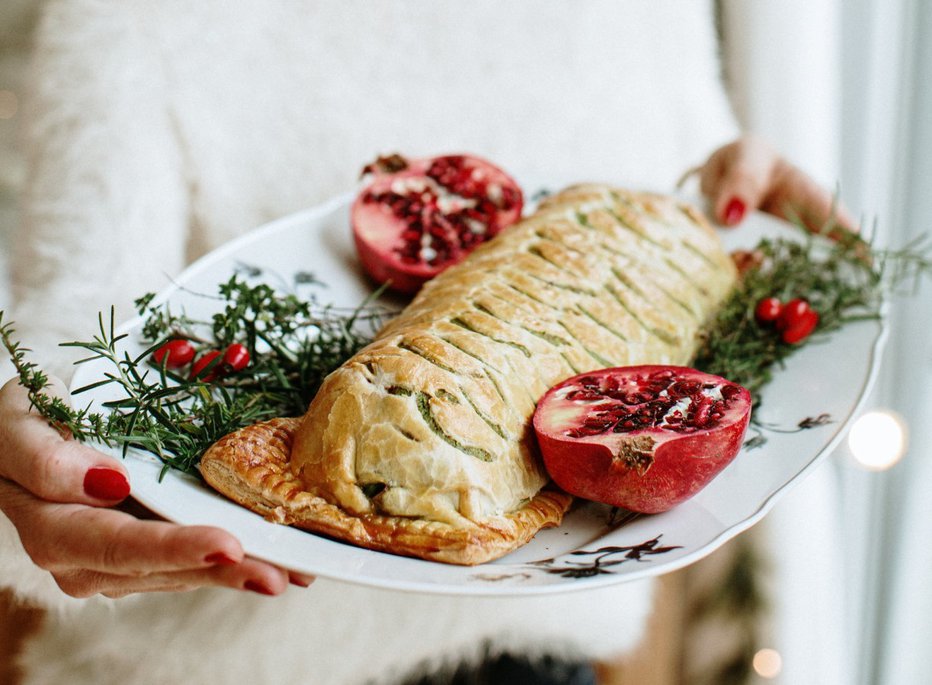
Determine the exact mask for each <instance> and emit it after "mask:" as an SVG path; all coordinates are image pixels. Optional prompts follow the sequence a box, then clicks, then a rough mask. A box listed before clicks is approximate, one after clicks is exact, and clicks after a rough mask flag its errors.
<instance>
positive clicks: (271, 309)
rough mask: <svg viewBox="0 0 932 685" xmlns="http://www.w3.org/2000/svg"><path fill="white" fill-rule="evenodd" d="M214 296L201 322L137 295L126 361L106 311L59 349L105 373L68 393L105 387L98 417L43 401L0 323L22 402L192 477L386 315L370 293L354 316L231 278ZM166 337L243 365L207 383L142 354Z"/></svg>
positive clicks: (295, 410)
mask: <svg viewBox="0 0 932 685" xmlns="http://www.w3.org/2000/svg"><path fill="white" fill-rule="evenodd" d="M260 275H262V274H261V272H257V271H253V272H251V273H249V277H258V276H260ZM312 282H314V281H313V279H312V278H310V277H309V276H308V275H306V274H299V275H298V276H296V278H295V286H296V287H298V286H301V285H304V284H308V283H312ZM218 290H219V295H217V296H216V297H217V298H218V299H219V300H220V301H222V302H223V303H224V304H223V306H222V308H221V309H220V311H218V312H217V313H215V314H213V316H212V317H211V318H210V320H206V321H205V320H197V319H193V318H191V317H189V316H188V315H187V314H185V313H179V314H176V313H173V312H172V311H171V309H170V308H169V307H168V306H167V305H158V304H155V303H154V300H155V296H154V295H153V294H147V295H145V296H144V297H142V298H140V299H138V300H137V301H136V306H137V309H138V311H139V313H140V314H141V315H143V316H144V317H145V319H144V323H143V325H142V327H141V336H142V342H143V345H144V346H145V349H144V350H143V351H142V352H141V353H139V354H138V355H136V356H135V357H133V356H131V355H130V354H129V353H128V352H125V351H123V352H121V351H120V343H121V342H122V341H123V340H124V338H126V335H125V334H117V333H116V331H115V327H114V312H113V311H112V310H111V312H110V317H109V321H106V322H105V320H104V317H103V315H101V316H99V322H98V323H99V325H98V333H97V335H95V336H94V338H93V339H92V340H90V341H81V342H69V343H64V344H63V346H64V347H72V348H79V349H83V350H86V351H87V352H89V353H90V355H89V356H87V357H86V358H84V359H81V360H80V361H78V362H76V363H77V364H84V363H89V362H97V361H100V360H103V361H104V362H105V366H106V368H108V369H109V371H107V372H105V373H104V375H103V378H101V379H100V380H99V381H96V382H94V383H91V384H89V385H86V386H84V387H81V388H78V389H77V390H75V391H74V392H73V394H74V395H80V394H81V393H84V392H87V391H90V390H94V389H97V388H101V387H103V386H113V389H114V394H115V395H116V399H113V400H111V401H108V402H104V403H103V406H102V409H103V410H104V411H101V412H91V411H90V410H89V409H88V408H85V409H72V408H71V407H70V406H68V404H67V403H66V402H64V401H63V400H61V399H60V398H57V397H54V396H52V395H50V394H48V393H47V391H46V390H47V388H48V377H47V376H46V375H45V374H44V373H43V372H42V371H41V370H40V369H39V368H37V367H36V366H35V365H34V364H32V363H31V362H28V361H27V360H26V358H25V353H26V352H28V350H27V349H26V348H23V347H22V346H21V345H20V344H19V343H18V342H16V341H15V340H14V339H13V335H14V330H13V328H12V326H11V325H4V326H2V327H0V334H2V341H3V344H4V346H5V347H6V348H7V350H8V352H9V353H10V356H11V359H12V360H13V363H14V366H15V367H16V369H17V371H18V373H19V379H20V383H21V384H22V385H23V386H25V387H26V388H27V390H28V392H29V397H30V402H31V403H32V406H33V407H34V408H35V409H36V411H38V412H39V413H40V414H41V415H43V416H44V417H45V418H47V419H48V420H49V422H50V423H51V424H52V425H53V426H55V427H56V428H57V429H58V430H59V431H61V432H63V433H65V432H70V433H71V434H72V435H73V436H74V437H75V438H76V439H78V440H81V441H98V442H101V443H103V444H105V445H108V446H111V447H112V446H122V448H123V451H124V453H125V451H126V450H127V449H128V448H130V447H133V448H137V449H141V450H144V451H147V452H150V453H152V454H154V455H156V456H157V457H158V458H159V459H161V460H162V462H163V463H164V464H165V468H166V469H168V468H175V469H179V470H182V471H192V470H194V467H195V466H196V465H197V463H198V461H199V459H200V456H201V454H202V453H203V452H204V450H206V449H207V447H209V446H210V445H211V444H213V443H214V442H216V441H217V440H218V439H220V438H221V437H223V436H224V435H226V434H227V433H230V432H232V431H234V430H237V429H239V428H242V427H244V426H247V425H250V424H252V423H255V422H257V421H261V420H264V419H268V418H273V417H276V416H297V415H300V414H302V413H303V412H304V411H305V410H306V408H307V405H308V403H309V402H310V399H311V398H312V397H313V396H314V394H316V392H317V389H318V388H319V387H320V384H321V383H322V382H323V379H324V378H325V377H326V375H327V374H329V373H330V372H331V371H332V370H333V369H335V368H336V367H337V366H339V365H340V364H341V363H343V361H345V360H346V359H347V358H348V357H350V356H351V355H352V354H354V353H355V352H356V351H358V350H359V349H361V348H362V347H363V346H364V345H366V344H367V343H368V342H369V341H370V339H371V335H372V333H373V332H374V331H375V330H376V329H377V328H378V327H379V326H380V324H381V322H382V321H383V320H384V319H385V318H386V317H387V316H388V315H389V313H388V312H387V311H385V310H383V309H380V308H377V307H375V306H373V305H372V301H373V300H374V299H375V298H377V297H378V296H379V294H380V293H378V292H376V293H375V294H373V295H372V296H371V297H370V298H367V299H366V301H364V302H363V303H362V304H360V305H359V306H358V307H356V308H354V309H350V310H341V309H338V308H336V307H332V306H320V305H318V303H317V300H316V298H315V297H313V295H311V296H308V297H301V296H299V295H298V293H297V292H296V291H291V292H283V291H280V290H276V289H274V288H272V287H271V286H269V285H268V284H265V283H259V284H251V283H250V282H249V281H248V280H246V278H244V277H241V276H240V275H238V274H237V275H234V276H232V277H231V278H230V279H229V280H228V281H227V282H226V283H223V284H221V285H220V286H219V287H218ZM0 323H2V316H0ZM178 338H182V339H186V340H188V341H190V342H191V343H192V344H193V345H194V346H195V348H196V350H197V351H198V353H202V352H205V351H208V350H214V349H223V348H225V347H226V346H227V345H230V344H232V343H234V342H235V343H240V344H242V345H245V346H246V348H247V350H248V352H249V356H250V363H249V365H248V366H247V367H246V368H245V369H243V370H241V371H238V372H233V371H231V370H229V369H224V372H223V373H221V374H219V375H216V376H214V377H212V378H211V379H210V380H207V379H205V378H204V377H203V375H202V376H199V377H196V378H193V377H191V376H190V374H186V373H185V372H183V370H171V369H169V368H167V366H166V365H164V364H163V365H158V364H156V363H155V362H154V361H153V360H152V353H153V352H154V351H155V350H157V349H158V348H159V347H161V346H162V345H163V344H165V343H166V342H168V341H169V340H173V339H178Z"/></svg>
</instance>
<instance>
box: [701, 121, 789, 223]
mask: <svg viewBox="0 0 932 685" xmlns="http://www.w3.org/2000/svg"><path fill="white" fill-rule="evenodd" d="M778 159H779V157H778V155H777V154H776V152H775V151H774V150H773V149H772V148H771V147H770V146H769V145H767V144H766V143H765V142H763V141H762V140H759V139H758V138H754V137H750V136H748V137H744V138H741V139H739V140H737V141H735V142H734V143H731V144H729V145H726V146H725V147H723V148H720V149H719V150H717V151H716V152H715V153H713V155H712V156H711V157H710V158H709V161H708V162H707V163H706V164H705V166H704V167H703V168H702V170H701V171H700V183H701V188H702V192H703V194H705V195H706V196H707V197H708V198H709V200H710V202H711V204H712V208H713V210H712V211H713V214H714V216H715V219H716V220H717V221H719V222H720V223H722V224H724V225H726V226H735V225H737V224H739V223H741V221H742V220H743V219H744V217H745V216H746V215H747V213H748V211H749V210H752V209H757V208H758V207H760V206H761V205H762V204H763V203H764V201H765V200H766V198H767V194H768V192H769V191H770V188H771V185H772V179H773V173H774V169H775V166H776V163H777V160H778Z"/></svg>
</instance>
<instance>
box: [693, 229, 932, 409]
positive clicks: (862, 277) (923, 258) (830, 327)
mask: <svg viewBox="0 0 932 685" xmlns="http://www.w3.org/2000/svg"><path fill="white" fill-rule="evenodd" d="M800 231H801V232H802V233H803V237H802V238H801V239H796V240H792V239H788V238H780V239H764V240H762V241H761V242H760V243H759V244H758V245H757V247H756V248H755V249H754V251H753V253H752V254H753V255H754V260H755V265H754V266H752V267H751V268H750V269H748V270H747V271H746V272H745V273H744V275H743V277H742V279H741V283H740V284H739V287H738V288H736V289H735V291H734V292H733V293H732V295H731V296H730V297H729V298H728V300H727V301H726V302H725V304H724V305H723V306H722V308H721V310H720V311H719V312H718V314H717V316H716V318H715V320H714V321H713V322H712V323H711V325H710V326H709V327H708V328H707V330H706V331H705V332H704V335H703V343H702V345H701V347H700V350H699V353H698V355H697V357H696V359H695V361H694V363H693V365H694V366H695V367H696V368H698V369H701V370H702V371H706V372H708V373H713V374H716V375H719V376H723V377H725V378H728V379H729V380H731V381H733V382H735V383H738V384H740V385H743V386H744V387H746V388H747V389H748V390H750V391H751V393H752V394H753V395H755V397H756V396H757V391H759V390H760V389H761V388H762V387H763V386H764V385H766V384H767V383H768V382H769V381H770V379H771V378H772V377H773V372H774V369H779V368H780V367H781V366H782V365H783V362H784V360H785V359H786V358H787V357H789V356H790V355H791V354H792V353H793V352H794V351H796V350H797V349H799V348H800V347H801V346H802V345H808V344H810V343H818V342H819V341H820V340H825V338H826V337H827V336H828V335H829V334H830V333H832V332H833V331H837V330H838V329H839V328H841V327H842V326H843V325H845V324H847V323H851V322H853V321H863V320H869V319H879V318H880V317H881V315H882V310H883V305H884V303H885V302H886V301H887V299H888V298H889V297H890V296H891V295H895V294H901V290H902V289H903V288H904V286H907V285H909V284H913V285H914V286H915V285H916V284H917V283H918V280H919V278H920V277H921V276H922V275H923V274H928V273H932V259H930V257H929V256H928V245H927V241H925V240H924V239H920V240H917V241H914V242H913V243H911V244H909V245H907V246H905V247H904V248H902V249H898V250H876V249H871V246H870V245H869V243H868V242H866V241H865V240H864V239H862V238H861V237H860V236H858V235H857V234H855V233H851V232H849V231H845V230H843V229H840V228H837V227H835V228H833V229H832V236H833V240H830V241H829V240H826V239H825V238H824V236H822V235H818V234H812V233H809V232H808V231H806V230H805V229H803V228H800ZM771 296H774V297H777V298H779V299H780V300H782V301H783V302H786V301H788V300H790V299H791V298H794V297H802V298H805V299H806V300H808V301H809V303H810V305H811V306H812V308H813V309H815V310H816V311H817V312H818V313H819V323H818V327H817V328H816V330H815V332H814V334H813V335H812V336H810V337H809V338H807V339H806V340H805V342H803V343H800V344H796V345H789V344H786V343H784V342H782V341H781V340H780V336H779V335H778V334H777V333H776V332H775V331H774V330H772V329H768V328H766V327H762V326H761V324H760V323H758V322H757V320H756V319H755V317H754V309H755V306H756V305H757V303H758V302H759V301H760V300H761V299H763V298H765V297H771Z"/></svg>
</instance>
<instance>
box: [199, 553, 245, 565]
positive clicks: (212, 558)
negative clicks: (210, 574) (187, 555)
mask: <svg viewBox="0 0 932 685" xmlns="http://www.w3.org/2000/svg"><path fill="white" fill-rule="evenodd" d="M204 561H206V562H207V563H208V564H217V565H219V566H235V565H236V564H238V563H239V562H238V561H237V560H236V559H234V558H233V557H231V556H229V555H227V554H225V553H223V552H214V553H213V554H208V555H207V556H206V557H204Z"/></svg>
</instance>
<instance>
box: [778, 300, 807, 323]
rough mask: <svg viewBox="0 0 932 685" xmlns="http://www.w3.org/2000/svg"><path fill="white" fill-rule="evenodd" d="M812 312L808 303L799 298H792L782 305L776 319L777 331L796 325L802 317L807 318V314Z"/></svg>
mask: <svg viewBox="0 0 932 685" xmlns="http://www.w3.org/2000/svg"><path fill="white" fill-rule="evenodd" d="M810 311H812V307H810V306H809V302H808V301H806V300H804V299H803V298H801V297H797V298H794V299H792V300H790V301H789V302H787V303H786V304H785V305H783V309H781V310H780V315H779V316H778V317H777V330H778V331H785V330H786V329H788V328H790V327H791V326H793V325H794V324H796V323H797V322H798V321H799V320H800V319H802V318H803V317H807V316H808V314H807V312H810Z"/></svg>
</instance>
